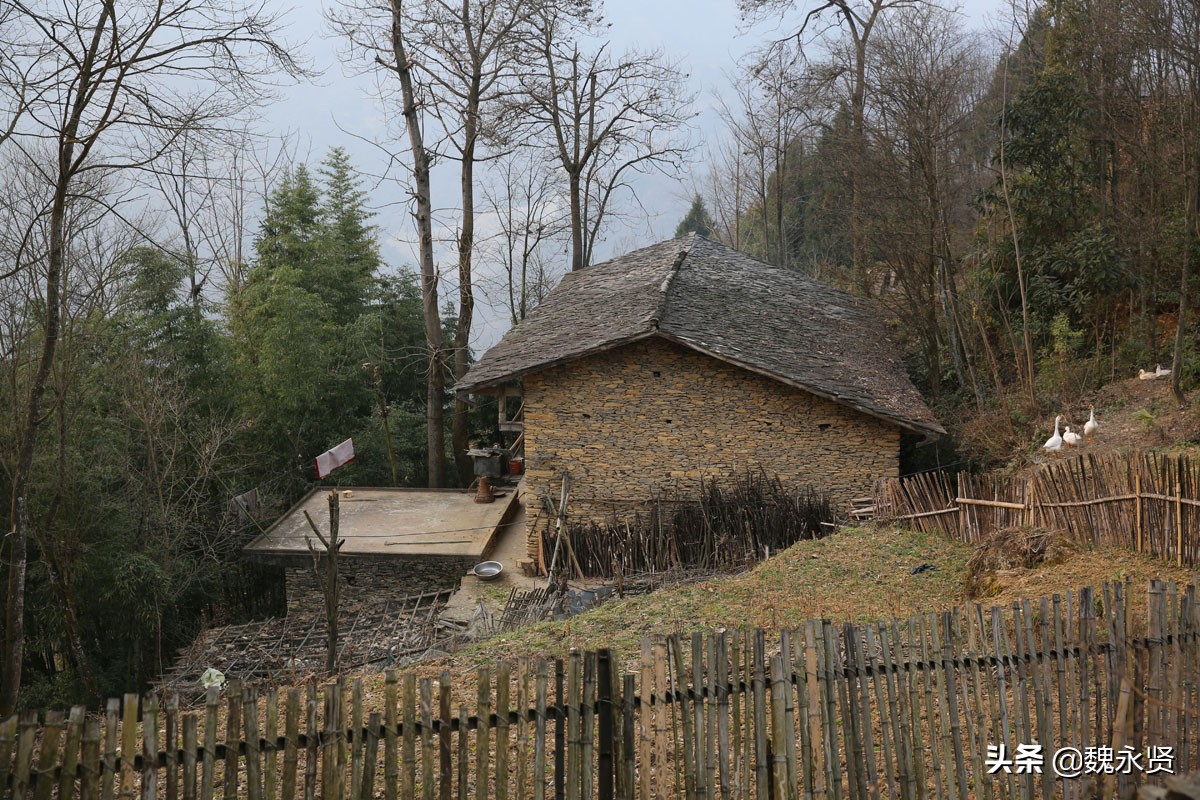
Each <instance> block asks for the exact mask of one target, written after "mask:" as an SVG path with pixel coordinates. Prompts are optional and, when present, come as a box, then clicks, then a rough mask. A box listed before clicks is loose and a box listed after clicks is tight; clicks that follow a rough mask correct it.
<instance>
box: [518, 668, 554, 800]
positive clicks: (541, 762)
mask: <svg viewBox="0 0 1200 800" xmlns="http://www.w3.org/2000/svg"><path fill="white" fill-rule="evenodd" d="M549 681H550V677H549V668H548V666H547V664H546V661H545V660H544V659H538V662H537V675H536V677H535V678H534V692H533V694H534V708H535V710H536V715H535V716H534V719H533V800H546V710H547V703H546V694H547V690H548V687H549ZM521 800H524V798H522V799H521Z"/></svg>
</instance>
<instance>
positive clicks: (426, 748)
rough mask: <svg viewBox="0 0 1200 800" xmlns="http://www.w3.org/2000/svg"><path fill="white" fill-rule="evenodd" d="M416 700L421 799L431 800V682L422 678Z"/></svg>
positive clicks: (432, 748) (433, 793)
mask: <svg viewBox="0 0 1200 800" xmlns="http://www.w3.org/2000/svg"><path fill="white" fill-rule="evenodd" d="M417 699H418V700H419V702H420V704H421V708H420V710H421V720H420V729H421V797H423V798H424V800H433V797H434V795H435V794H436V792H435V791H434V781H435V778H434V772H435V771H434V767H433V764H434V744H433V681H431V680H430V679H429V678H422V679H421V681H420V683H419V684H418V688H417Z"/></svg>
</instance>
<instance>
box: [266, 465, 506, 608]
mask: <svg viewBox="0 0 1200 800" xmlns="http://www.w3.org/2000/svg"><path fill="white" fill-rule="evenodd" d="M329 491H330V490H329V488H328V487H317V488H315V489H312V490H311V491H309V492H308V494H306V495H305V496H304V497H302V498H301V499H300V500H299V502H297V503H296V504H295V505H294V506H292V508H291V509H289V510H288V511H287V512H286V513H285V514H284V515H283V516H281V517H280V518H279V519H277V520H276V521H275V522H274V523H272V524H271V525H270V527H268V528H267V529H266V530H264V531H263V533H262V534H261V535H259V536H258V537H256V538H255V539H254V541H252V542H251V543H250V544H248V545H247V546H246V547H245V548H244V550H243V553H244V554H245V556H246V557H247V558H249V559H251V560H254V561H257V562H259V563H263V564H270V565H274V566H279V567H283V569H284V577H285V580H286V587H287V605H288V614H289V615H294V614H296V613H297V612H300V613H303V614H314V613H322V612H323V609H324V603H325V599H324V594H323V592H322V588H321V585H320V582H319V581H318V579H317V576H316V574H315V573H314V572H313V553H312V551H311V550H309V544H310V543H311V544H312V545H313V546H314V547H316V548H317V549H318V551H319V550H320V549H321V545H320V543H319V542H318V541H317V540H316V538H315V537H314V536H313V534H312V531H311V529H310V528H309V526H308V522H307V521H306V520H305V518H304V513H305V512H306V511H307V512H308V514H309V515H310V516H311V517H312V519H313V521H314V522H315V523H316V524H317V525H318V526H319V527H320V529H321V531H322V532H323V533H327V532H328V530H329V505H328V494H329ZM337 491H338V493H339V495H340V497H339V500H338V508H339V512H338V519H339V530H338V537H339V538H340V539H343V540H344V541H345V544H344V545H343V546H342V549H341V550H340V551H339V552H340V558H339V568H338V578H339V583H340V587H341V588H340V591H341V597H342V600H343V602H344V604H345V605H346V606H347V607H350V606H354V605H356V604H362V603H372V602H376V601H378V600H379V599H380V598H396V597H403V596H409V595H417V594H422V593H425V592H433V591H439V590H448V589H453V588H455V587H457V586H458V584H459V581H460V580H462V577H463V576H464V575H465V574H466V573H467V572H468V571H469V570H470V569H471V568H472V567H474V566H475V565H476V564H478V563H479V562H480V561H483V560H484V559H485V558H486V556H487V554H488V553H489V552H490V551H491V549H492V547H493V544H494V540H495V538H496V536H497V533H498V532H499V530H500V528H501V527H502V526H503V525H504V524H505V523H506V522H507V521H508V520H509V519H510V518H511V517H512V516H513V514H514V513H515V512H516V510H517V503H516V496H515V495H514V494H511V493H510V494H508V495H506V496H505V497H502V498H500V499H499V500H497V501H496V502H494V503H475V502H474V501H473V500H472V498H471V496H470V495H468V494H465V493H464V492H463V491H462V490H460V489H392V488H386V489H383V488H366V487H342V488H340V489H338V490H337Z"/></svg>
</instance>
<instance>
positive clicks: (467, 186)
mask: <svg viewBox="0 0 1200 800" xmlns="http://www.w3.org/2000/svg"><path fill="white" fill-rule="evenodd" d="M463 9H464V10H463V19H464V23H463V27H464V28H465V32H466V34H467V37H468V40H469V37H470V35H471V31H470V18H469V17H468V16H467V14H469V10H468V6H467V4H466V3H464V4H463ZM479 68H480V69H482V67H479ZM479 81H480V77H479V73H478V72H476V74H475V75H474V76H473V80H472V83H471V87H470V89H469V91H468V92H467V106H466V115H465V116H466V119H464V120H463V151H462V175H461V178H462V228H461V229H460V230H459V234H458V321H457V323H456V324H455V326H454V379H455V380H456V381H458V380H462V378H463V376H464V375H466V374H467V368H468V367H469V366H470V356H471V351H470V345H471V320H472V318H473V317H474V314H475V293H474V289H473V286H472V282H471V281H472V277H471V257H472V255H473V251H474V249H475V144H476V139H477V138H478V136H479V102H480V100H479V91H480V90H479ZM450 438H451V444H452V446H453V448H454V465H455V467H456V468H457V470H458V482H459V484H460V485H462V486H467V485H468V484H470V483H471V479H472V476H473V474H474V468H473V465H472V463H471V459H470V457H469V456H468V455H467V450H469V449H470V447H471V442H470V438H471V406H470V405H468V403H467V400H466V397H458V396H456V397H455V398H454V417H453V420H452V422H451V437H450Z"/></svg>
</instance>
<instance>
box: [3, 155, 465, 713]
mask: <svg viewBox="0 0 1200 800" xmlns="http://www.w3.org/2000/svg"><path fill="white" fill-rule="evenodd" d="M353 175H354V173H353V170H352V169H351V167H350V164H349V162H348V160H347V159H346V157H345V154H344V153H340V152H338V151H335V152H333V153H331V154H330V156H329V158H328V159H326V161H325V162H324V165H323V167H322V169H321V170H320V171H319V172H318V173H317V177H316V178H315V179H314V178H313V176H312V174H311V173H310V172H309V171H308V170H307V169H306V168H305V167H303V166H301V167H298V168H297V169H296V170H295V171H294V172H293V173H291V174H290V175H288V176H287V177H286V178H285V179H284V180H282V181H281V182H280V183H279V184H278V187H277V189H276V190H275V191H274V192H273V193H272V194H271V196H270V198H269V202H268V210H267V213H266V214H265V216H264V218H263V221H262V225H261V227H260V229H259V234H258V236H257V238H256V240H255V243H254V253H255V254H256V259H255V261H254V263H253V264H252V266H251V269H250V270H249V272H248V274H247V277H246V280H245V282H244V283H243V284H242V285H237V286H230V287H228V289H229V291H228V295H227V296H226V297H225V298H224V303H220V304H218V303H212V302H210V301H209V300H208V299H207V298H205V297H200V296H196V297H193V296H192V295H191V293H190V291H189V289H188V287H189V286H190V280H189V266H188V264H187V263H186V261H185V260H184V259H181V258H178V257H176V256H175V255H173V254H172V253H170V252H168V251H165V250H161V249H156V248H149V247H139V248H134V249H131V250H129V251H127V252H125V253H123V254H122V255H121V256H120V257H119V259H118V260H117V263H115V264H114V265H112V266H113V269H112V274H113V275H114V276H116V277H115V279H114V281H113V282H112V283H111V284H110V285H109V287H108V289H109V290H110V291H111V295H109V297H108V303H109V305H110V307H111V310H109V311H108V312H107V313H104V314H101V313H94V314H80V315H79V316H78V318H77V319H76V320H74V321H73V322H72V326H71V327H70V328H69V330H68V331H67V335H66V336H65V337H64V338H63V340H62V343H61V345H60V347H61V350H60V353H61V356H62V357H61V361H60V364H61V366H60V369H59V370H57V371H56V372H55V374H54V376H53V384H54V385H53V388H52V391H53V393H54V396H55V397H56V398H57V399H58V402H57V404H56V405H55V406H54V407H53V411H54V415H53V418H52V419H51V420H49V421H48V423H47V425H46V426H45V427H44V428H43V433H42V439H41V446H40V448H39V450H38V457H37V461H36V463H35V465H34V473H35V475H34V481H33V487H32V490H31V493H30V496H29V511H30V518H31V521H32V523H33V525H34V526H35V528H36V530H37V531H38V537H37V538H36V540H34V541H33V542H31V553H30V571H29V577H28V583H27V608H28V609H29V614H28V634H29V641H30V646H29V648H28V650H27V659H26V676H27V680H26V681H25V685H26V691H25V694H24V696H23V702H24V703H25V704H36V705H42V706H46V705H65V704H69V703H74V702H79V701H81V700H82V701H95V700H97V699H99V698H100V697H102V696H116V695H118V694H120V693H121V692H124V691H130V690H142V689H144V688H145V687H146V685H147V683H148V681H150V680H151V679H153V678H154V677H156V676H157V675H159V674H160V673H161V672H162V670H163V669H165V668H166V667H168V666H169V665H170V664H171V662H172V661H173V660H174V658H175V655H176V653H177V651H178V650H179V649H180V648H182V647H184V646H186V645H187V644H189V643H190V642H191V641H192V640H193V638H194V637H195V635H196V633H197V632H198V630H199V629H200V628H201V626H202V625H204V624H206V623H208V624H212V623H224V622H235V621H242V620H245V619H246V618H248V617H250V616H251V615H261V614H267V613H279V612H280V611H282V608H281V600H282V591H281V588H282V587H281V584H282V576H281V575H280V574H279V573H278V570H270V569H264V568H256V567H254V566H253V565H247V564H245V563H243V561H242V559H241V548H242V547H243V546H245V545H246V544H247V543H249V541H250V540H251V539H252V538H253V537H254V535H255V534H256V533H257V532H258V529H257V528H256V527H255V526H254V525H253V524H249V523H246V522H244V521H239V520H238V519H237V518H236V517H235V515H233V514H232V513H231V512H230V509H229V507H228V503H229V501H230V499H231V497H232V496H233V495H236V494H240V493H241V492H244V491H246V490H248V489H250V488H258V489H259V491H260V495H261V497H262V499H263V500H264V502H265V503H266V505H267V509H268V513H271V512H278V511H280V510H282V509H283V508H286V507H287V506H288V505H289V504H290V503H291V502H292V501H294V500H295V499H296V497H297V495H298V494H299V493H301V492H303V491H305V490H306V489H307V488H309V487H310V486H312V485H313V483H314V481H315V475H314V474H313V468H312V460H313V457H314V456H316V455H317V454H318V453H320V452H322V451H323V450H325V449H327V448H328V447H330V446H331V445H333V444H336V443H337V442H339V441H341V440H343V439H345V438H346V437H348V436H353V437H354V439H355V443H356V445H357V450H358V458H357V459H356V461H355V462H353V464H351V465H350V466H347V467H346V468H344V470H339V471H338V472H337V473H335V474H334V475H333V476H331V478H330V482H342V481H356V482H363V483H373V484H380V485H388V484H390V483H391V474H390V468H389V465H388V459H387V456H386V448H385V446H384V444H383V428H382V420H381V412H380V400H382V401H383V404H384V405H385V406H386V407H387V408H388V409H389V419H388V422H389V426H390V430H391V433H392V439H393V443H394V445H395V448H396V451H397V455H398V460H399V462H400V473H401V474H400V482H401V483H402V484H403V485H420V484H421V483H422V482H423V478H424V460H425V450H424V448H425V435H424V417H425V408H424V403H425V384H424V372H423V369H424V359H423V357H422V353H423V351H424V334H423V326H422V321H421V296H420V291H419V289H418V287H417V283H416V280H415V278H414V276H413V275H412V274H411V273H410V272H397V273H392V274H388V275H380V272H381V269H380V268H381V266H382V262H381V259H380V255H379V250H378V245H377V242H376V240H375V235H374V232H373V230H372V229H371V227H370V225H369V224H368V223H369V214H368V212H367V211H366V203H367V198H366V196H365V195H364V193H363V192H362V191H361V190H360V189H359V187H358V184H357V181H356V180H355V179H354V177H353ZM450 324H451V325H452V324H453V322H452V321H451V322H450ZM37 345H38V343H37V340H36V338H35V337H30V338H29V339H27V340H25V344H24V346H25V347H27V348H30V351H31V352H35V350H36V347H37ZM29 360H30V361H32V359H29ZM366 363H370V364H373V365H377V366H378V367H379V381H378V382H376V381H375V380H374V379H373V374H374V372H373V370H372V371H367V370H364V369H363V365H364V364H366ZM0 368H3V369H4V370H5V377H6V378H7V377H9V376H11V375H12V373H10V372H8V370H9V369H11V366H10V364H9V363H8V362H4V363H0ZM5 420H6V421H3V422H0V425H2V426H5V427H0V441H3V442H7V441H9V439H10V438H11V431H10V429H9V428H8V427H7V426H10V425H11V424H12V423H11V420H9V418H7V417H5ZM0 480H3V479H2V478H0ZM42 548H44V549H42ZM51 567H53V569H51ZM55 576H59V577H61V580H56V578H55ZM64 605H69V606H70V607H71V608H72V609H73V610H74V611H75V620H76V623H77V624H76V626H75V629H74V630H72V628H71V625H70V623H69V621H68V616H67V615H66V614H64V613H63V609H64ZM73 639H74V640H76V641H78V643H79V647H80V648H81V649H82V652H83V657H84V659H83V663H79V662H78V660H77V659H76V657H75V653H74V650H73V647H72V644H71V643H72V640H73Z"/></svg>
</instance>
